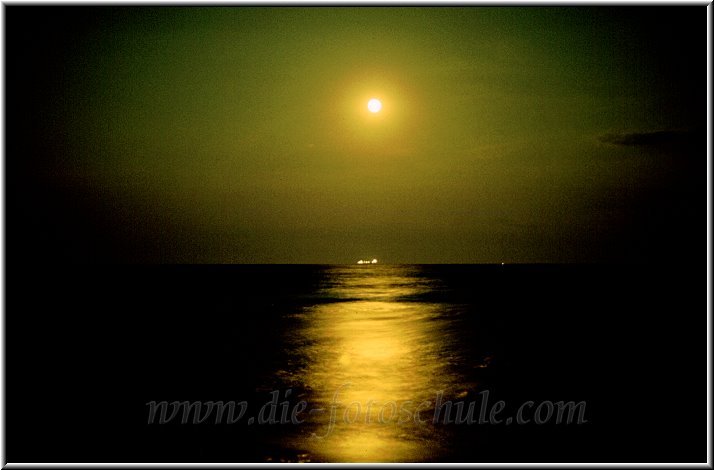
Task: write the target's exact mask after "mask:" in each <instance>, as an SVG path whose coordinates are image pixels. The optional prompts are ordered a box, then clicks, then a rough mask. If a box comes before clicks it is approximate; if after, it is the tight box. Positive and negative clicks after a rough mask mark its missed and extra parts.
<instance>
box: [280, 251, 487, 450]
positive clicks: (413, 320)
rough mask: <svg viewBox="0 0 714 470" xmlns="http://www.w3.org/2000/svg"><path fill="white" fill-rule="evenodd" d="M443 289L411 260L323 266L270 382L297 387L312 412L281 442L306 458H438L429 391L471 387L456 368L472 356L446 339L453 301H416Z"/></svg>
mask: <svg viewBox="0 0 714 470" xmlns="http://www.w3.org/2000/svg"><path fill="white" fill-rule="evenodd" d="M441 288H442V286H441V285H440V283H439V282H438V281H437V280H436V279H433V278H429V277H428V276H424V275H423V273H422V272H421V271H419V270H418V268H415V267H410V266H384V265H382V266H348V267H329V268H326V272H325V276H324V279H323V281H322V283H321V286H320V287H319V289H318V292H317V296H318V297H317V302H319V303H315V304H314V305H309V306H306V307H305V308H303V309H301V310H300V311H299V312H296V313H294V314H292V315H294V317H295V318H294V319H295V320H297V325H298V327H297V328H296V329H295V330H294V331H289V332H288V333H287V335H286V336H287V337H286V339H285V341H286V344H287V348H288V349H289V351H288V354H287V356H288V357H290V358H291V359H290V361H289V362H288V363H286V364H283V367H282V368H281V369H280V370H279V371H277V376H278V377H279V379H280V383H279V384H275V385H280V386H282V387H295V388H297V389H299V390H303V391H304V392H303V394H304V395H303V398H305V399H306V400H307V402H308V404H309V406H308V410H310V409H313V410H315V411H314V412H313V413H310V414H309V418H308V420H307V422H306V423H305V424H304V425H302V426H298V427H297V432H296V433H294V434H293V435H290V436H289V437H288V438H287V440H286V441H284V442H282V445H283V446H286V447H288V448H293V449H294V450H295V451H296V452H297V453H298V455H301V456H302V457H303V458H304V459H305V460H313V461H314V460H317V461H329V462H361V461H425V460H430V459H434V458H438V456H439V455H440V453H442V452H443V451H444V449H445V445H446V440H447V439H446V436H445V433H444V431H443V430H440V429H437V428H436V427H435V426H434V425H433V423H432V418H433V405H434V402H435V397H436V395H437V393H439V392H443V393H444V394H445V396H454V395H455V394H459V393H460V394H464V393H466V392H467V391H468V390H469V389H472V390H473V389H475V388H476V386H477V384H475V383H469V382H468V380H469V379H468V377H466V375H465V374H463V373H459V371H462V372H463V371H464V370H467V369H469V368H470V367H472V365H471V363H472V362H474V358H473V357H466V355H465V354H464V353H465V351H464V350H463V349H459V348H458V346H457V344H458V341H457V340H456V338H452V334H453V332H454V327H455V325H454V322H455V321H457V318H458V314H459V306H458V305H452V304H444V303H438V302H428V301H427V302H424V301H419V299H424V298H427V296H428V295H429V294H431V293H434V292H436V291H437V290H439V289H441ZM475 359H476V360H477V359H478V358H475Z"/></svg>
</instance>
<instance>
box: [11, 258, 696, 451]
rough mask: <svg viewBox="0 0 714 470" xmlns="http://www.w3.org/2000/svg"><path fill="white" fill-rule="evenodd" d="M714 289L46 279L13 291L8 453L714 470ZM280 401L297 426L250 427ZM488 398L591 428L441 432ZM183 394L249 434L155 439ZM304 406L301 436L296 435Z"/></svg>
mask: <svg viewBox="0 0 714 470" xmlns="http://www.w3.org/2000/svg"><path fill="white" fill-rule="evenodd" d="M697 274H698V279H697V283H693V282H692V279H693V277H694V273H693V272H692V270H691V268H689V267H685V266H679V267H678V266H667V267H662V266H659V267H657V266H641V267H637V266H547V265H530V266H509V265H506V266H500V265H493V266H491V265H362V266H358V265H354V266H318V265H287V266H279V265H255V266H250V265H241V266H110V267H55V268H46V269H36V268H32V267H28V268H26V269H24V270H23V271H22V272H16V273H14V274H11V275H10V274H8V276H7V285H6V293H7V294H6V295H7V301H8V304H7V331H8V343H7V344H8V354H7V357H8V369H7V371H8V372H7V379H8V381H7V383H8V387H7V396H8V400H9V401H8V402H9V403H12V404H13V406H12V409H9V410H8V415H7V416H8V418H7V429H8V433H7V435H8V449H9V450H8V459H9V460H10V461H11V462H18V461H26V462H42V461H59V462H62V461H71V462H81V461H89V462H99V461H101V462H271V461H272V462H276V461H278V462H280V461H285V462H305V461H311V462H375V461H376V462H421V461H445V462H555V461H578V462H607V461H631V462H648V461H682V462H684V461H701V460H703V459H704V458H705V456H704V449H705V434H704V426H705V422H706V421H705V419H706V417H705V413H704V410H705V406H706V402H705V400H706V395H705V373H704V367H705V365H706V356H705V354H706V342H705V334H706V326H705V325H706V322H705V315H704V313H705V307H704V303H703V302H702V299H701V290H703V287H704V286H703V282H701V285H700V284H699V282H700V281H699V276H701V274H699V273H697ZM695 291H696V293H697V299H696V300H697V301H696V302H694V298H693V294H694V293H695ZM272 394H277V397H278V399H277V400H276V402H278V403H281V404H282V403H283V402H284V403H285V407H284V408H280V407H279V408H277V418H278V419H277V421H278V422H273V423H268V422H264V423H258V422H257V421H253V422H248V418H249V417H253V418H255V419H256V420H257V418H258V417H259V415H260V413H261V410H263V405H265V404H266V403H269V402H270V400H271V399H272V398H273V396H274V395H272ZM485 395H487V396H488V399H487V403H488V406H487V410H488V411H490V410H491V409H492V407H493V404H494V403H496V402H498V401H501V400H502V401H503V402H504V407H505V408H504V410H503V411H502V412H501V414H500V416H501V417H503V418H504V419H505V418H506V417H509V416H515V413H516V410H517V409H518V407H519V406H520V405H522V404H523V403H526V402H529V401H531V402H533V403H534V405H538V404H539V403H542V402H545V401H547V402H551V403H555V402H558V401H564V402H567V401H573V402H584V403H585V413H584V417H585V419H586V421H587V422H584V423H581V424H576V423H570V424H563V423H561V424H556V423H554V422H553V420H550V421H548V422H546V423H544V424H537V423H534V422H533V419H532V418H533V416H532V415H530V414H528V415H526V416H527V417H528V418H531V420H530V422H529V423H527V424H517V423H515V422H512V423H510V424H505V422H500V423H480V424H479V423H472V424H468V423H460V424H459V423H453V422H452V423H444V422H443V413H444V410H443V408H442V414H441V415H440V416H441V417H442V419H441V420H436V422H435V420H434V419H433V418H434V415H435V413H436V411H437V409H438V406H437V403H439V400H441V403H442V404H443V403H445V402H447V401H451V402H452V403H454V404H456V403H457V402H462V403H464V406H465V407H468V405H469V404H470V403H474V404H475V405H474V406H475V412H474V413H473V414H472V416H474V417H475V418H478V414H479V410H480V409H481V407H482V406H486V405H484V404H483V402H484V396H485ZM10 400H11V401H10ZM164 400H165V401H168V402H171V401H174V400H177V401H184V400H188V401H191V402H193V401H200V402H203V403H205V402H208V401H223V402H230V401H234V402H236V403H238V402H245V403H246V406H247V409H246V413H245V415H244V417H243V419H241V420H239V421H237V422H236V423H234V424H227V423H225V422H221V423H219V424H216V423H215V422H213V420H212V419H209V420H207V421H206V422H204V423H201V424H191V423H188V424H180V423H179V422H178V421H179V420H175V421H173V422H170V423H168V424H157V423H156V422H154V423H153V424H148V422H147V421H148V412H149V407H148V406H147V403H149V402H151V401H156V402H160V401H164ZM301 403H303V405H300V404H301ZM370 404H371V405H370ZM281 406H282V405H281ZM296 406H303V409H302V412H301V413H300V414H299V419H300V421H301V422H300V423H296V422H289V421H290V420H289V419H288V420H287V421H288V422H283V423H280V422H279V421H280V420H279V417H280V414H281V412H282V410H283V409H287V410H288V411H287V412H286V413H288V416H289V413H290V412H292V411H293V410H295V407H296ZM489 407H490V408H489ZM417 409H419V410H420V412H419V414H418V418H419V419H416V417H417V413H416V411H417ZM452 416H453V415H452ZM462 416H465V414H462Z"/></svg>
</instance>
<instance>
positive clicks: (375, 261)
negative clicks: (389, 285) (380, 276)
mask: <svg viewBox="0 0 714 470" xmlns="http://www.w3.org/2000/svg"><path fill="white" fill-rule="evenodd" d="M357 264H377V258H374V259H373V260H372V261H370V260H368V259H367V260H364V259H361V260H359V261H357Z"/></svg>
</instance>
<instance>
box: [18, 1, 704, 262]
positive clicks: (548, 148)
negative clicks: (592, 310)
mask: <svg viewBox="0 0 714 470" xmlns="http://www.w3.org/2000/svg"><path fill="white" fill-rule="evenodd" d="M706 11H707V10H706V7H705V6H696V7H677V8H675V7H658V8H652V7H648V8H645V7H634V8H625V7H621V6H620V7H607V8H605V7H598V8H585V7H571V8H524V7H520V8H515V7H514V8H504V7H491V8H486V7H475V6H470V7H459V8H456V7H448V8H447V7H439V8H436V7H430V8H408V7H370V8H367V7H349V8H336V7H329V8H328V7H319V8H318V7H295V8H285V7H281V8H266V7H258V8H247V7H221V8H217V7H211V8H177V7H156V8H149V7H132V8H129V7H111V8H110V7H87V8H79V7H54V8H50V7H39V6H38V7H27V6H6V7H5V20H6V40H5V43H6V65H5V71H6V123H7V129H6V144H7V146H6V152H5V159H6V188H7V196H6V201H7V208H6V210H7V217H8V219H7V229H8V235H7V236H8V238H7V240H8V244H9V245H8V247H10V245H11V244H12V243H17V244H19V245H22V247H23V249H24V251H25V252H26V253H29V254H31V255H28V256H34V257H36V258H37V259H38V260H59V261H72V262H74V261H77V262H117V261H118V262H189V263H193V262H199V263H343V262H344V263H351V262H355V261H356V260H358V259H360V258H370V259H371V258H378V259H379V260H381V261H384V262H392V263H402V262H406V263H492V262H499V263H500V262H506V263H533V262H619V261H626V262H630V261H634V262H641V261H651V260H656V259H676V258H678V257H680V256H692V254H693V253H694V250H693V248H692V245H693V243H692V239H693V235H692V232H693V220H694V217H695V215H696V214H699V215H698V216H697V219H698V220H700V222H699V223H698V224H699V225H697V226H700V229H698V233H700V234H701V232H699V230H701V228H704V209H705V207H706V199H705V198H706V158H707V157H706V148H705V142H706V131H705V124H706ZM373 97H376V98H379V99H380V100H381V101H382V103H383V109H382V111H381V112H380V113H378V114H371V113H369V112H368V110H367V102H368V100H369V99H370V98H373ZM700 248H701V247H700ZM8 249H11V248H8ZM697 253H698V251H697Z"/></svg>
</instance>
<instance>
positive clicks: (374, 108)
mask: <svg viewBox="0 0 714 470" xmlns="http://www.w3.org/2000/svg"><path fill="white" fill-rule="evenodd" d="M367 109H369V110H370V112H373V113H378V112H379V110H380V109H382V102H381V101H379V100H378V99H377V98H372V99H371V100H369V103H367Z"/></svg>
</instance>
